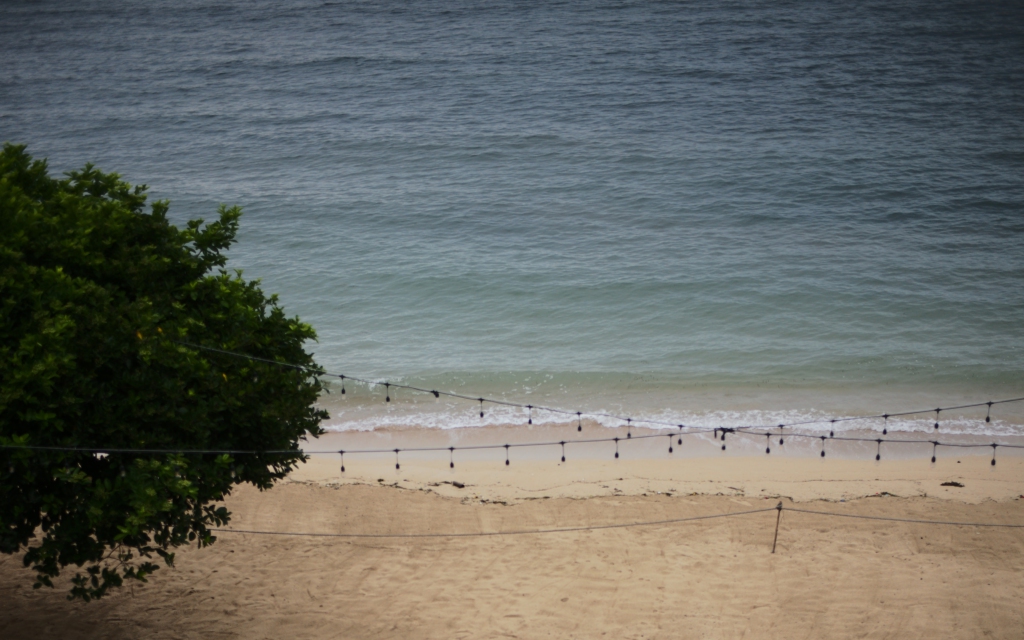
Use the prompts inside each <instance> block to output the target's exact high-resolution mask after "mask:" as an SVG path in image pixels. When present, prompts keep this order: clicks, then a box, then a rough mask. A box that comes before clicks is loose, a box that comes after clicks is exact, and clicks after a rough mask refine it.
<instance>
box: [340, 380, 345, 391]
mask: <svg viewBox="0 0 1024 640" xmlns="http://www.w3.org/2000/svg"><path fill="white" fill-rule="evenodd" d="M341 395H345V376H341Z"/></svg>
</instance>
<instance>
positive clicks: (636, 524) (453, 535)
mask: <svg viewBox="0 0 1024 640" xmlns="http://www.w3.org/2000/svg"><path fill="white" fill-rule="evenodd" d="M766 511H775V507H769V508H766V509H751V510H750V511H731V512H729V513H716V514H712V515H707V516H692V517H689V518H671V519H668V520H650V521H647V522H626V523H623V524H602V525H593V526H582V527H560V528H557V529H513V530H511V531H481V532H473V533H306V532H292V531H252V530H247V529H210V531H217V532H220V533H248V534H254V535H264V536H302V537H310V538H481V537H487V536H519V535H536V534H542V533H571V532H574V531H599V530H603V529H625V528H629V527H651V526H655V525H660V524H678V523H681V522H694V521H697V520H711V519H713V518H729V517H732V516H746V515H750V514H752V513H765V512H766Z"/></svg>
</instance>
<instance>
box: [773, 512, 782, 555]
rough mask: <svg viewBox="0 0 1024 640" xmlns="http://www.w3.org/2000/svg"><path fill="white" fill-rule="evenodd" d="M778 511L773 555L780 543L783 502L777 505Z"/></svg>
mask: <svg viewBox="0 0 1024 640" xmlns="http://www.w3.org/2000/svg"><path fill="white" fill-rule="evenodd" d="M775 508H776V509H777V510H778V512H779V513H778V515H776V516H775V539H774V540H772V553H775V545H776V544H777V543H778V542H779V521H780V520H782V501H781V500H779V504H777V505H775Z"/></svg>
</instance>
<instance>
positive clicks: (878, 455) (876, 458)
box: [875, 438, 934, 462]
mask: <svg viewBox="0 0 1024 640" xmlns="http://www.w3.org/2000/svg"><path fill="white" fill-rule="evenodd" d="M881 459H882V439H881V438H879V439H878V451H877V453H875V461H878V460H881ZM932 462H934V460H933V461H932Z"/></svg>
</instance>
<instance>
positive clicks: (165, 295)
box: [0, 144, 326, 600]
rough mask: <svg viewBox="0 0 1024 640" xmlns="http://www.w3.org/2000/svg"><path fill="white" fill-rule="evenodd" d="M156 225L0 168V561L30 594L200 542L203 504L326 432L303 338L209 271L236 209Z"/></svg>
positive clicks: (107, 179) (138, 202)
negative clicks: (18, 568) (13, 568)
mask: <svg viewBox="0 0 1024 640" xmlns="http://www.w3.org/2000/svg"><path fill="white" fill-rule="evenodd" d="M167 211H168V203H167V202H164V201H157V202H153V203H152V204H151V205H150V206H149V207H148V210H147V207H146V187H145V186H136V187H132V186H131V185H129V184H127V183H126V182H124V181H122V180H121V179H120V177H119V176H118V175H117V174H115V173H103V172H101V171H99V170H97V169H95V168H94V167H93V166H92V165H86V166H85V167H84V168H83V169H82V170H81V171H73V172H69V173H68V174H67V176H66V178H64V179H55V178H52V177H50V176H49V175H48V172H47V166H46V163H45V161H37V160H33V159H32V158H31V157H30V156H29V155H28V154H27V153H26V151H25V147H24V146H15V145H10V144H7V145H4V148H3V152H2V153H0V551H2V552H3V553H7V554H15V553H24V557H23V561H24V563H25V565H26V566H31V567H32V568H33V569H34V571H35V572H36V574H37V578H36V583H35V586H36V587H39V586H43V585H46V586H51V587H52V586H54V583H53V579H54V578H56V577H57V576H58V575H60V573H61V571H62V570H64V569H65V568H66V567H68V566H69V565H75V567H76V569H75V575H74V577H73V579H72V583H71V591H70V595H69V597H72V598H82V599H85V600H89V599H92V598H97V597H100V596H102V595H104V594H105V593H107V592H108V590H109V589H110V588H112V587H118V586H120V585H121V584H122V583H123V582H124V580H125V579H139V580H145V579H146V577H147V576H148V575H149V574H151V573H152V572H153V571H155V570H156V569H157V568H158V564H157V562H154V560H157V561H158V560H159V559H158V558H156V557H155V556H159V558H163V560H164V562H165V563H167V564H172V563H173V560H174V554H173V552H172V549H173V548H175V547H178V546H181V545H185V544H190V543H195V544H198V545H199V546H205V545H209V544H211V543H213V542H214V540H215V536H213V535H212V534H211V531H210V529H211V528H216V527H218V526H222V525H224V524H225V523H227V522H228V519H229V518H230V514H229V513H228V511H227V510H226V509H225V508H224V507H223V506H219V505H218V502H219V501H221V500H222V499H223V498H224V497H225V496H226V495H227V494H229V493H230V492H231V490H232V488H233V487H234V486H235V485H236V484H239V483H250V484H252V485H255V486H256V487H258V488H259V489H261V490H262V489H267V488H270V487H271V486H272V485H273V483H274V482H275V481H277V480H279V479H281V478H283V477H284V476H285V475H286V474H287V473H288V472H289V471H291V470H292V469H293V468H294V467H295V466H296V465H297V464H299V463H300V462H301V461H303V459H304V458H303V456H302V453H301V451H300V449H299V442H300V440H302V439H303V438H304V437H305V436H306V435H307V434H312V435H314V436H315V435H319V434H320V433H321V431H320V427H319V423H320V420H321V419H323V418H325V417H326V413H324V412H323V411H322V410H319V409H317V408H316V405H315V403H316V400H317V397H318V396H319V394H320V392H321V390H322V387H321V383H320V381H319V379H318V378H317V377H316V375H314V374H315V373H316V372H318V371H319V369H318V368H317V365H316V363H315V362H314V361H313V358H312V356H311V355H310V354H308V353H307V352H306V351H305V348H304V345H305V344H306V343H307V341H309V340H313V339H315V333H314V331H313V329H312V328H311V327H310V326H309V325H306V324H303V323H302V322H301V321H299V319H298V318H295V317H288V316H286V315H285V312H284V310H283V309H282V308H281V307H280V306H279V304H278V301H277V298H276V297H275V296H267V295H265V294H264V293H263V291H262V290H261V289H260V286H259V282H258V281H246V280H245V279H243V277H242V274H241V272H228V271H227V270H226V269H225V265H226V261H227V258H226V257H225V251H226V250H227V249H228V248H229V246H230V245H231V244H232V243H233V242H234V239H235V234H236V232H237V229H238V221H239V216H240V215H241V210H240V209H238V208H237V207H230V208H229V207H225V206H221V207H220V209H219V211H218V217H217V220H216V221H214V222H210V223H208V224H205V223H204V222H203V221H202V220H192V221H190V222H189V223H188V224H187V225H185V227H184V228H178V227H176V226H174V225H172V224H170V223H169V222H168V219H167ZM190 345H202V346H205V347H214V348H218V349H223V350H227V351H234V352H241V353H245V354H249V355H252V356H255V357H258V358H263V359H267V360H271V361H276V362H288V363H294V364H296V365H300V368H289V367H282V366H276V365H273V364H269V363H263V362H259V361H255V360H248V359H244V358H237V357H232V356H230V355H226V354H220V353H217V352H214V351H210V350H204V349H200V348H196V347H195V346H190ZM47 447H51V448H50V449H48V448H47ZM71 449H86V451H81V450H77V451H76V450H71ZM97 450H100V451H97ZM116 450H135V451H122V452H117V451H116ZM138 450H149V452H148V453H144V452H139V451H138ZM168 450H172V451H174V452H167V451H168ZM204 450H219V451H223V450H234V451H238V450H244V451H254V452H256V453H251V454H250V453H244V454H241V453H239V454H236V455H228V454H211V453H190V452H195V451H204ZM271 451H276V452H277V453H268V452H271Z"/></svg>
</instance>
